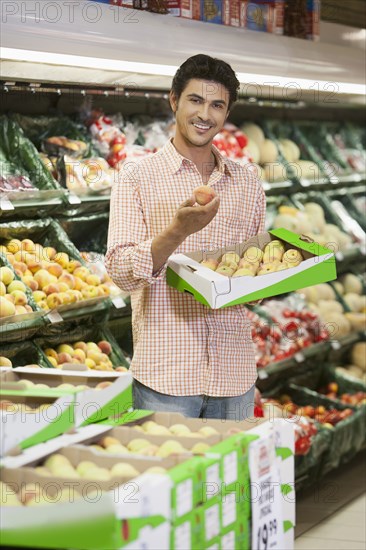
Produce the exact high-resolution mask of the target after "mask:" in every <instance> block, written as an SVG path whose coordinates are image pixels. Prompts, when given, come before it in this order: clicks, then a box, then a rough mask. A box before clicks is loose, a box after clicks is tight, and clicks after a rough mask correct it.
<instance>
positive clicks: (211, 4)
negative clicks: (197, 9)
mask: <svg viewBox="0 0 366 550" xmlns="http://www.w3.org/2000/svg"><path fill="white" fill-rule="evenodd" d="M200 3H201V21H206V22H207V23H217V24H218V25H221V24H222V0H200Z"/></svg>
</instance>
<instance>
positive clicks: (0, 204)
mask: <svg viewBox="0 0 366 550" xmlns="http://www.w3.org/2000/svg"><path fill="white" fill-rule="evenodd" d="M0 210H14V204H13V203H12V202H11V201H10V200H9V199H7V198H6V197H1V198H0Z"/></svg>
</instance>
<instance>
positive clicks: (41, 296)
mask: <svg viewBox="0 0 366 550" xmlns="http://www.w3.org/2000/svg"><path fill="white" fill-rule="evenodd" d="M46 297H47V295H46V293H45V292H43V291H42V290H35V291H34V292H33V299H34V301H35V302H40V301H41V300H45V298H46Z"/></svg>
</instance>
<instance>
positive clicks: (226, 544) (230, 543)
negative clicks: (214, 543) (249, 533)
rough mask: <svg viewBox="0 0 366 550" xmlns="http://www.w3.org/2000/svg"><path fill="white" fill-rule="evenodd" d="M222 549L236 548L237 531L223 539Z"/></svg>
mask: <svg viewBox="0 0 366 550" xmlns="http://www.w3.org/2000/svg"><path fill="white" fill-rule="evenodd" d="M221 548H235V531H230V532H229V533H227V534H226V535H223V536H222V537H221Z"/></svg>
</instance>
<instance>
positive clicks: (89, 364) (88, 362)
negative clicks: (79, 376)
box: [84, 357, 96, 369]
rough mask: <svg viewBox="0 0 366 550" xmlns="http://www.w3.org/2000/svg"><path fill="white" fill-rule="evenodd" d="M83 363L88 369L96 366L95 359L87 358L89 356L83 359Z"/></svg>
mask: <svg viewBox="0 0 366 550" xmlns="http://www.w3.org/2000/svg"><path fill="white" fill-rule="evenodd" d="M84 364H85V365H86V366H87V367H88V369H95V367H96V364H95V361H93V359H89V357H87V358H86V359H85V361H84Z"/></svg>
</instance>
